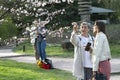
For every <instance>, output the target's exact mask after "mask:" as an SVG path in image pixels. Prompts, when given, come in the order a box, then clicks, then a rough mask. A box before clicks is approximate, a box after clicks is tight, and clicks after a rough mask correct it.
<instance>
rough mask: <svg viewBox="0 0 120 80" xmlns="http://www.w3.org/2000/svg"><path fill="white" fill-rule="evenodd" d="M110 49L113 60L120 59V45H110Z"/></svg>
mask: <svg viewBox="0 0 120 80" xmlns="http://www.w3.org/2000/svg"><path fill="white" fill-rule="evenodd" d="M110 49H111V55H112V57H113V58H114V57H115V58H119V57H120V44H111V45H110Z"/></svg>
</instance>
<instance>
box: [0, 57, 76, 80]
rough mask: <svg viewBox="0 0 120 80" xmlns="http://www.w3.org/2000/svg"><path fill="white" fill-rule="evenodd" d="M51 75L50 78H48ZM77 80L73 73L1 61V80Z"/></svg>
mask: <svg viewBox="0 0 120 80" xmlns="http://www.w3.org/2000/svg"><path fill="white" fill-rule="evenodd" d="M48 75H49V76H48ZM69 79H71V80H75V78H74V77H73V76H72V74H71V73H69V72H66V71H61V70H57V69H52V70H45V69H42V68H38V67H37V66H36V64H27V63H20V62H16V61H11V60H6V59H0V80H69Z"/></svg>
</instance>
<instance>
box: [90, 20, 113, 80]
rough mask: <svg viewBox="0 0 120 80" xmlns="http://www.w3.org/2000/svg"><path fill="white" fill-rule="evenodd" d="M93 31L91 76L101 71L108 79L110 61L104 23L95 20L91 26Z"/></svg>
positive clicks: (108, 79)
mask: <svg viewBox="0 0 120 80" xmlns="http://www.w3.org/2000/svg"><path fill="white" fill-rule="evenodd" d="M93 33H95V35H96V36H95V41H94V47H93V52H92V59H93V76H95V75H96V72H100V73H103V74H104V75H105V76H106V77H107V80H110V71H111V67H110V62H109V60H110V59H111V53H110V48H109V43H108V39H107V36H106V32H105V23H104V22H100V21H96V22H95V24H94V26H93Z"/></svg>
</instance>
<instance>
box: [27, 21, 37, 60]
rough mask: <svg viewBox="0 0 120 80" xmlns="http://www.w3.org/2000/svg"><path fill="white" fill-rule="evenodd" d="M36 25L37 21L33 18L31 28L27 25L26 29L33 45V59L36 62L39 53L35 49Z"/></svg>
mask: <svg viewBox="0 0 120 80" xmlns="http://www.w3.org/2000/svg"><path fill="white" fill-rule="evenodd" d="M37 26H38V22H37V20H35V21H33V25H32V26H31V28H29V27H27V28H26V30H27V31H29V32H30V42H31V44H32V45H33V49H34V53H35V59H36V61H37V62H38V60H39V55H38V50H37Z"/></svg>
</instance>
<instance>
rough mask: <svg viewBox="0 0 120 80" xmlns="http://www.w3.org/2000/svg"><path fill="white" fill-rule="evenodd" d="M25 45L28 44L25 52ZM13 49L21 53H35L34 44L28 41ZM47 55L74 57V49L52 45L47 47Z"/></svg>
mask: <svg viewBox="0 0 120 80" xmlns="http://www.w3.org/2000/svg"><path fill="white" fill-rule="evenodd" d="M23 45H25V46H26V50H25V52H23ZM13 51H15V52H17V53H20V54H29V55H34V50H33V47H32V45H31V44H30V43H29V42H28V41H27V42H24V43H21V44H20V45H19V46H17V47H15V48H14V49H13ZM46 53H47V56H53V57H73V50H64V49H62V47H61V46H57V45H52V46H47V47H46Z"/></svg>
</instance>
